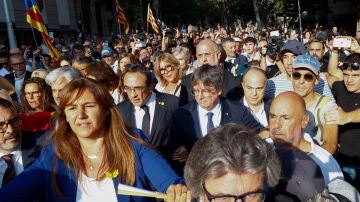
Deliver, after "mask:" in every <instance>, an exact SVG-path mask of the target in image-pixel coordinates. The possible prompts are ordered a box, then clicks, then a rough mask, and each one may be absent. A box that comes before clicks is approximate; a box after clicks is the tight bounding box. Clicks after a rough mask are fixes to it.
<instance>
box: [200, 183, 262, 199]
mask: <svg viewBox="0 0 360 202" xmlns="http://www.w3.org/2000/svg"><path fill="white" fill-rule="evenodd" d="M202 187H203V189H204V191H205V195H206V197H207V199H208V200H209V202H236V201H237V200H240V201H241V202H260V201H264V199H265V196H266V194H267V187H266V186H265V189H263V190H256V191H252V192H248V193H245V194H241V195H231V194H225V195H221V196H213V195H211V194H210V193H209V192H208V190H207V189H206V187H205V184H202Z"/></svg>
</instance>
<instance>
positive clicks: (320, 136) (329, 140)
mask: <svg viewBox="0 0 360 202" xmlns="http://www.w3.org/2000/svg"><path fill="white" fill-rule="evenodd" d="M319 74H320V63H319V61H318V60H317V59H316V58H315V57H313V56H311V55H299V56H297V57H296V59H295V61H294V65H293V71H292V76H291V78H292V84H293V88H294V91H295V92H296V93H297V94H299V95H300V96H301V97H302V98H303V99H304V101H305V104H306V110H307V112H308V115H309V122H308V124H307V126H306V128H305V130H304V131H305V132H307V133H308V134H310V135H311V137H312V139H313V141H314V142H315V143H316V144H317V145H320V146H321V147H322V148H323V149H325V150H326V151H328V152H329V153H331V154H334V153H335V152H336V150H337V144H338V125H337V124H329V123H326V122H325V118H324V116H325V113H326V112H327V111H330V110H333V109H334V108H335V107H336V105H335V103H334V102H332V101H331V100H330V98H329V97H326V96H323V95H320V94H318V93H316V92H314V86H315V84H316V83H318V82H319Z"/></svg>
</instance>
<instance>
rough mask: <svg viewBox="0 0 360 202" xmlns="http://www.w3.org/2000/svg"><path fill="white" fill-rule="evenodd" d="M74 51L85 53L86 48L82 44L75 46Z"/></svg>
mask: <svg viewBox="0 0 360 202" xmlns="http://www.w3.org/2000/svg"><path fill="white" fill-rule="evenodd" d="M72 49H73V50H81V51H85V47H84V46H83V45H81V44H75V45H74V46H73V48H72Z"/></svg>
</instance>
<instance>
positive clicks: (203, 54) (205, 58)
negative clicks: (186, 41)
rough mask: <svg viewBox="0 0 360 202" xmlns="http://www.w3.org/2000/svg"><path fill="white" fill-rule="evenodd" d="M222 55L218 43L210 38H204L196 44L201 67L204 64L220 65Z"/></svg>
mask: <svg viewBox="0 0 360 202" xmlns="http://www.w3.org/2000/svg"><path fill="white" fill-rule="evenodd" d="M220 56H221V52H220V50H219V48H218V45H217V44H216V43H215V42H214V41H212V40H210V39H205V40H202V41H200V42H199V43H198V45H197V46H196V57H197V61H198V65H199V67H200V66H202V65H204V64H209V65H212V66H215V65H219V59H220Z"/></svg>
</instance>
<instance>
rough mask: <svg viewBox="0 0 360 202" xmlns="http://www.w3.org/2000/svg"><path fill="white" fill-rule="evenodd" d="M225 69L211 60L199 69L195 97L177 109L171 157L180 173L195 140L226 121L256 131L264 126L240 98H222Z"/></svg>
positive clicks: (194, 82) (194, 78)
mask: <svg viewBox="0 0 360 202" xmlns="http://www.w3.org/2000/svg"><path fill="white" fill-rule="evenodd" d="M224 71H225V70H223V69H222V68H217V67H214V66H211V65H208V64H205V65H203V66H201V67H198V68H197V69H195V71H194V72H193V73H192V75H191V84H192V94H193V95H194V97H195V101H192V102H189V103H188V104H186V105H184V106H182V107H181V108H179V109H178V110H177V111H175V112H174V115H173V120H172V125H171V129H170V139H169V149H170V151H169V154H170V156H169V159H170V160H171V162H172V164H173V167H174V169H175V170H176V171H177V172H178V173H179V174H182V172H183V167H184V162H185V160H186V158H187V155H188V152H189V151H190V150H191V147H192V146H193V144H194V143H195V142H196V141H197V140H198V139H199V138H201V137H203V136H205V135H206V134H207V133H208V132H210V131H211V130H212V129H214V128H216V127H218V126H220V125H223V124H226V123H238V124H243V125H245V126H247V127H248V128H251V129H252V130H253V131H255V132H260V131H261V130H262V129H263V128H264V127H263V126H262V125H261V124H260V123H259V122H258V121H256V120H255V118H254V117H253V116H252V114H251V112H250V111H249V110H248V109H247V108H246V107H245V106H244V105H243V104H241V103H240V102H239V101H238V102H232V101H229V100H227V99H223V98H221V95H222V93H223V89H224V83H225V78H224Z"/></svg>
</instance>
